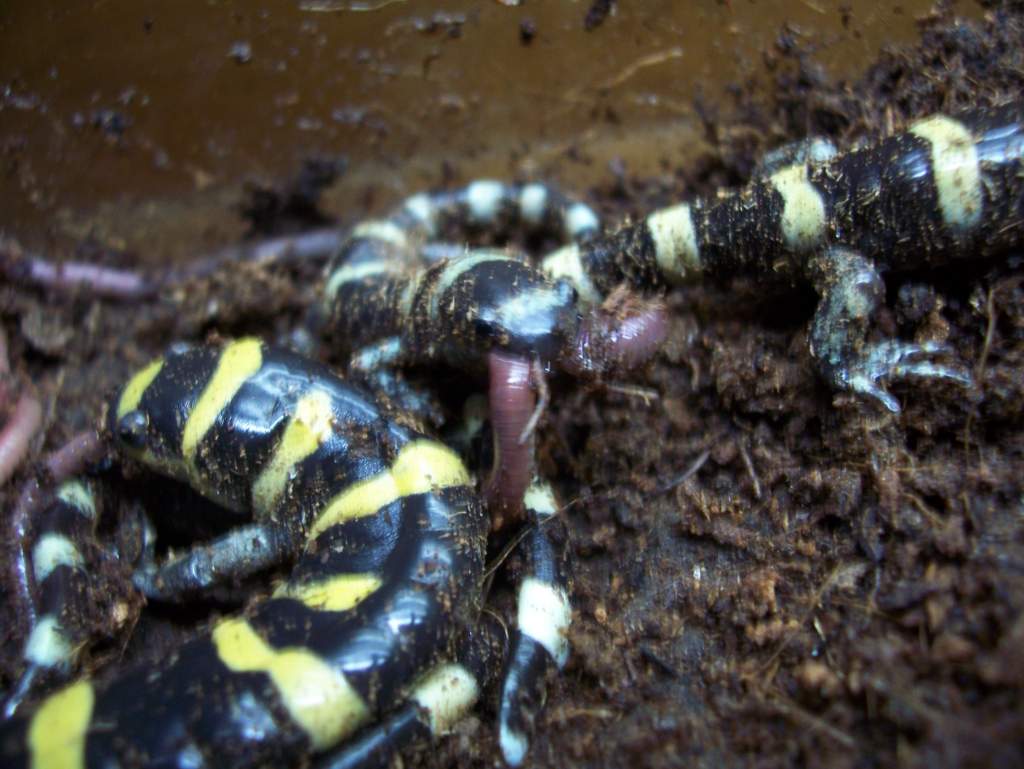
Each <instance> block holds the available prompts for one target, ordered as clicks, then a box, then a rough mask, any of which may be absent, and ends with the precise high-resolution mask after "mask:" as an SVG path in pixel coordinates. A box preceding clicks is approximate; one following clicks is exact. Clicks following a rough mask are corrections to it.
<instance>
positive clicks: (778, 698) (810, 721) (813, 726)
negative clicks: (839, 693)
mask: <svg viewBox="0 0 1024 769" xmlns="http://www.w3.org/2000/svg"><path fill="white" fill-rule="evenodd" d="M762 702H763V703H764V704H765V705H767V706H768V707H771V708H773V709H775V710H776V711H778V712H779V713H781V714H782V715H784V716H786V717H787V718H789V719H791V720H793V721H795V722H796V723H797V724H798V725H801V726H806V727H807V728H808V729H810V730H811V731H815V732H819V733H821V734H824V735H825V736H826V737H830V738H831V739H833V740H835V741H836V742H838V743H839V744H840V745H842V746H843V747H844V748H847V749H851V750H852V749H853V748H855V747H857V741H856V740H855V739H854V738H853V735H851V734H847V733H846V732H844V731H843V730H842V729H839V728H837V727H835V726H833V725H832V724H830V723H829V722H828V721H826V720H825V719H823V718H821V717H819V716H816V715H815V714H814V713H811V712H810V711H808V710H805V709H804V708H802V707H800V706H799V705H797V704H796V703H794V702H790V701H789V700H787V699H785V698H783V697H782V695H779V694H775V695H772V696H769V697H766V698H765V699H763V700H762Z"/></svg>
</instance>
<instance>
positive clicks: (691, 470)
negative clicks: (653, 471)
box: [654, 449, 711, 494]
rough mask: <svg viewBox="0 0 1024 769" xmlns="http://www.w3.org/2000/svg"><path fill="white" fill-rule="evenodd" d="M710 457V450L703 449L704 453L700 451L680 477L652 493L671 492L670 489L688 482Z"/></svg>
mask: <svg viewBox="0 0 1024 769" xmlns="http://www.w3.org/2000/svg"><path fill="white" fill-rule="evenodd" d="M710 456H711V449H704V451H702V452H701V453H700V455H699V456H698V457H697V458H696V459H695V460H693V462H691V463H690V466H689V467H688V468H686V470H685V471H684V472H683V474H682V475H680V476H677V477H676V478H673V479H672V480H671V481H669V482H668V483H666V484H665V485H664V486H660V487H658V488H657V489H655V491H654V493H655V494H664V493H665V492H667V491H672V489H674V488H676V487H677V486H682V485H683V484H684V483H686V481H687V480H689V479H690V478H692V477H693V476H694V475H696V474H697V471H698V470H700V469H701V468H702V467H703V466H704V463H705V462H707V461H708V457H710Z"/></svg>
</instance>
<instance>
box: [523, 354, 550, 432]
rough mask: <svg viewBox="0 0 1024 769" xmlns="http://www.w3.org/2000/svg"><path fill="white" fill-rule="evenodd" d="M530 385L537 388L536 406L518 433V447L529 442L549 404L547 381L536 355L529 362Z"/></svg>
mask: <svg viewBox="0 0 1024 769" xmlns="http://www.w3.org/2000/svg"><path fill="white" fill-rule="evenodd" d="M530 383H531V384H533V386H534V387H536V388H537V395H538V398H537V405H536V406H534V408H533V413H532V414H530V418H529V419H528V420H527V421H526V425H525V426H524V427H523V431H522V432H521V433H519V445H520V446H523V445H525V444H526V442H527V441H528V440H530V436H532V435H533V431H534V430H536V429H537V424H538V423H539V422H540V418H541V417H542V416H544V412H545V411H547V410H548V404H550V403H551V391H550V390H549V389H548V380H547V377H546V376H545V375H544V367H543V366H542V365H541V363H540V358H538V357H537V356H536V355H535V356H534V357H533V360H531V361H530Z"/></svg>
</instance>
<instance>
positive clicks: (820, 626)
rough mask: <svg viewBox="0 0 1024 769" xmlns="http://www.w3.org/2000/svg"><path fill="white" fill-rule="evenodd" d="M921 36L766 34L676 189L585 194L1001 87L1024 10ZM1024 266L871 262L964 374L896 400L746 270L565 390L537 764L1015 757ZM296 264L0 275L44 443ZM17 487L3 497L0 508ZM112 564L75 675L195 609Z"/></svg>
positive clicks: (860, 127)
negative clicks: (810, 45)
mask: <svg viewBox="0 0 1024 769" xmlns="http://www.w3.org/2000/svg"><path fill="white" fill-rule="evenodd" d="M921 30H922V39H921V42H920V44H919V45H917V46H915V47H911V48H901V49H894V50H889V51H887V52H885V53H883V54H882V55H881V56H880V58H879V60H878V62H877V63H876V64H875V65H874V66H873V67H871V68H870V70H869V71H868V72H867V74H866V75H864V77H863V78H861V79H860V80H858V81H856V82H852V83H837V82H831V81H829V80H828V79H827V78H825V77H824V76H823V75H822V74H821V73H820V72H819V70H818V69H817V68H816V67H815V64H814V61H813V58H812V57H811V56H810V55H808V54H807V53H806V52H804V51H802V50H801V48H800V44H799V36H798V35H797V34H795V33H793V32H792V31H788V32H786V31H784V32H783V33H782V34H781V35H780V37H779V40H778V44H777V46H776V48H775V50H774V51H773V52H771V54H770V55H769V56H768V57H767V60H766V65H767V67H768V69H769V71H770V72H771V73H772V74H773V76H774V80H775V85H774V88H773V89H772V90H771V92H770V93H765V92H763V91H756V92H755V91H749V90H746V89H743V88H738V89H737V90H736V92H735V97H734V98H735V103H734V104H733V105H731V107H730V108H729V109H728V110H723V111H722V112H721V113H719V112H718V111H717V110H716V109H714V108H712V107H710V106H705V108H704V111H703V118H704V121H705V124H706V130H707V134H708V139H709V142H710V144H711V146H712V147H713V148H714V149H713V151H712V152H709V153H708V154H707V155H706V156H703V157H701V158H700V159H699V160H698V161H697V162H695V163H694V164H692V165H690V166H688V167H684V168H678V169H676V172H675V175H674V181H673V182H672V184H671V185H666V184H665V183H664V181H651V180H648V179H642V178H640V179H635V178H629V177H626V176H623V177H621V178H620V179H619V180H618V181H617V183H615V184H612V185H609V186H606V187H603V188H600V189H596V190H591V191H590V193H591V195H592V198H593V199H595V200H597V201H598V203H599V205H600V207H601V208H602V209H603V211H604V212H605V213H606V214H607V215H608V220H609V221H617V220H622V219H624V218H625V217H627V216H630V215H637V214H640V213H641V212H646V211H650V210H652V209H653V208H655V207H658V206H661V205H665V204H667V203H669V202H671V201H676V200H679V199H684V198H687V197H691V196H694V195H699V194H709V193H713V192H714V191H715V190H716V189H717V188H720V187H724V186H735V185H737V184H740V183H742V182H743V181H744V180H745V179H747V178H748V177H749V175H750V172H751V170H752V169H753V167H754V165H755V164H756V162H757V159H758V158H759V156H760V155H761V154H762V153H763V151H764V150H765V149H767V148H770V147H772V146H776V145H778V144H779V143H780V142H783V141H785V140H788V139H794V138H799V137H802V136H805V135H808V134H822V135H826V136H831V137H833V138H835V139H837V140H838V141H839V143H840V145H841V146H850V145H851V144H852V143H853V142H854V141H856V140H858V139H860V138H863V137H872V136H878V135H881V134H887V133H890V132H892V131H896V130H899V129H900V128H901V127H902V126H904V125H905V124H906V123H907V121H908V120H910V119H911V118H914V117H919V116H922V115H926V114H929V113H932V112H936V111H940V110H957V109H961V108H983V107H985V106H986V105H991V104H996V103H1001V102H1005V101H1007V100H1010V99H1019V98H1020V94H1021V89H1022V85H1024V82H1022V81H1024V5H1022V4H1018V3H1005V4H1001V5H998V6H996V7H994V8H992V9H991V10H990V11H989V13H988V14H987V15H986V17H985V19H984V20H983V21H982V22H979V23H965V22H959V21H958V20H957V19H956V17H955V16H954V15H952V14H951V13H938V14H936V15H934V16H933V17H931V18H929V19H927V20H925V21H924V22H922V27H921ZM594 34H600V30H595V32H594ZM726 112H727V113H728V115H729V117H728V118H726V117H723V115H725V114H726ZM288 194H289V195H290V194H291V193H290V192H289V193H288ZM279 197H280V198H281V199H283V198H286V197H287V195H282V196H279ZM270 199H272V200H275V201H278V202H275V203H274V205H278V204H279V199H278V198H273V197H271V198H270ZM281 207H283V208H287V206H286V205H283V204H282V206H281ZM270 208H273V207H272V206H271V207H270ZM261 213H262V210H261ZM265 220H266V217H265V216H264V217H263V218H261V219H260V222H261V225H260V226H261V229H263V230H266V226H265ZM1020 264H1021V262H1020V256H1019V255H1016V254H1011V255H1009V256H1008V258H1005V259H1000V260H996V261H992V262H984V263H981V262H970V263H962V264H956V265H953V266H950V267H947V268H944V269H943V271H942V272H941V274H934V273H933V274H928V273H923V274H915V275H896V276H889V277H888V288H889V292H890V301H889V309H888V310H887V311H886V312H884V313H883V314H882V317H881V318H880V319H879V322H878V328H879V331H880V332H881V333H886V334H892V333H896V334H899V335H900V336H903V337H905V338H911V337H913V336H914V335H915V334H919V335H921V336H924V337H927V338H932V339H933V338H937V337H941V338H945V339H946V340H947V341H948V343H949V344H950V345H951V346H952V348H953V349H954V350H955V352H956V356H957V358H958V359H959V360H961V361H963V362H964V363H965V364H966V365H967V366H969V367H970V368H972V370H973V372H974V376H975V380H976V384H975V387H973V388H971V389H970V390H968V391H965V390H964V389H963V388H959V387H956V386H952V385H948V384H941V383H934V382H919V381H906V382H897V383H894V384H893V391H894V393H895V394H896V395H897V397H898V398H899V400H900V402H901V403H902V404H903V412H902V413H901V414H899V415H898V416H893V415H891V414H889V413H887V412H884V411H883V410H881V409H880V408H879V407H877V406H876V405H874V404H871V403H865V402H864V401H862V400H859V399H856V398H851V397H847V396H843V395H840V396H834V395H833V394H832V393H830V392H829V391H828V390H827V389H826V387H825V386H824V385H822V384H821V383H820V382H819V381H818V379H817V378H816V377H815V375H814V373H813V371H812V369H811V366H810V362H809V358H808V355H807V352H806V323H807V321H808V319H809V317H810V314H811V312H812V311H813V306H814V297H813V296H812V295H811V294H810V293H809V292H808V291H806V290H801V289H799V288H797V289H795V290H794V291H793V292H790V293H784V294H782V295H778V294H772V295H765V294H763V293H762V292H760V291H759V290H758V288H759V287H758V286H756V285H750V284H749V282H745V281H737V282H736V283H734V284H731V285H728V286H702V287H695V288H691V289H686V290H680V291H676V292H674V293H672V294H670V296H669V302H670V306H671V308H672V311H673V321H672V323H673V330H672V336H671V341H670V343H669V344H667V345H666V348H665V350H664V351H663V353H662V354H660V355H659V356H658V357H657V359H656V360H655V361H654V362H653V363H652V364H651V365H650V366H649V367H648V368H647V369H646V370H645V371H643V372H640V373H637V374H635V375H633V376H632V377H631V378H630V379H629V381H624V382H618V383H614V384H613V385H612V386H609V387H607V388H592V389H588V390H584V389H581V388H580V387H578V386H577V385H576V384H575V383H572V382H562V381H560V382H556V383H555V385H554V402H553V406H552V408H551V410H550V412H549V413H548V417H547V422H546V424H544V425H543V427H542V429H541V431H540V451H539V455H540V457H541V461H542V467H543V469H544V471H545V472H546V474H547V475H548V476H549V477H551V478H553V479H555V480H556V485H557V487H558V489H559V491H560V493H561V494H562V497H563V500H564V501H565V502H566V503H567V505H566V509H565V512H564V517H565V521H566V524H567V526H568V548H569V553H570V557H571V561H572V563H573V565H574V571H575V583H574V594H573V603H574V623H573V627H572V631H571V634H570V636H571V642H572V649H573V652H572V657H571V660H570V662H569V665H568V668H567V669H566V670H565V672H564V674H563V675H562V676H561V677H560V678H558V679H557V680H552V682H551V687H550V692H551V693H550V697H549V701H548V704H547V709H546V711H545V713H544V714H543V716H542V718H541V719H540V722H539V724H538V727H537V735H536V741H535V745H534V747H533V751H532V754H531V759H530V760H531V761H533V762H534V763H535V764H536V765H538V766H559V767H561V766H567V765H573V766H575V765H579V766H632V765H642V766H652V767H660V766H681V765H687V766H706V767H721V766H730V767H731V766H758V767H771V766H786V767H791V766H821V767H825V766H827V767H837V768H841V767H874V766H879V767H882V766H896V765H899V766H915V767H916V766H921V767H923V766H931V767H943V766H957V767H969V766H1012V765H1017V766H1020V765H1022V764H1024V701H1022V696H1021V695H1022V687H1024V472H1022V471H1024V413H1022V407H1024V392H1022V390H1024V278H1022V274H1021V269H1020ZM315 276H316V269H315V268H313V267H303V268H296V267H287V268H266V267H257V266H251V265H237V266H235V267H233V268H232V269H231V270H230V271H225V272H224V273H220V274H216V275H214V276H213V277H211V278H209V279H206V280H203V281H201V282H195V283H192V284H190V285H188V286H186V287H183V288H182V289H181V290H179V291H177V292H173V293H171V294H170V295H168V296H165V297H162V298H161V299H160V300H159V301H156V302H153V303H148V304H144V305H141V306H140V305H126V304H116V303H98V302H95V301H91V300H90V299H89V298H88V297H84V296H78V297H73V298H67V297H57V296H49V295H44V294H40V293H37V292H33V291H27V290H25V289H23V288H21V287H19V286H14V285H5V286H2V287H0V310H2V312H3V316H4V319H5V321H6V325H7V327H8V328H9V329H18V330H19V332H18V333H12V334H11V347H12V359H13V360H14V361H21V362H22V365H23V368H24V369H25V370H26V371H27V372H29V373H30V374H31V375H32V377H33V379H35V380H36V381H43V380H44V379H45V381H48V382H53V383H54V386H53V389H52V390H51V391H49V392H47V393H45V395H46V396H47V397H48V404H49V406H50V415H51V418H50V427H49V430H48V432H47V435H46V439H45V445H46V447H54V446H58V445H60V443H61V442H62V440H64V439H66V438H67V437H68V436H70V435H71V434H72V433H74V432H75V431H76V430H79V429H82V428H84V427H86V426H87V425H89V424H90V423H92V421H93V420H94V419H95V415H96V414H97V413H98V411H99V408H100V401H101V396H102V394H103V393H106V392H109V391H110V390H112V389H113V387H114V386H116V384H117V383H118V382H119V381H121V380H122V379H123V377H124V376H125V375H126V373H127V372H128V371H129V370H130V369H132V368H135V367H137V366H138V365H139V364H140V363H142V362H144V361H145V360H147V359H148V358H149V357H151V356H152V355H154V354H156V353H157V352H158V351H159V350H160V349H161V348H163V347H164V346H165V345H166V344H167V342H168V341H170V340H171V339H173V338H180V337H189V338H202V337H204V336H205V335H206V334H207V333H208V332H210V331H211V330H214V329H215V330H216V331H217V332H218V333H219V334H221V335H224V336H229V335H232V336H233V335H239V334H242V333H260V334H261V335H263V336H265V337H267V338H271V339H275V338H277V339H280V338H287V335H288V333H289V332H290V330H292V329H294V328H296V327H298V326H299V325H300V324H301V322H302V316H303V310H304V307H305V306H307V305H308V303H309V302H310V301H311V296H312V294H311V290H307V289H303V290H298V289H297V288H296V286H309V285H311V284H312V283H314V282H315ZM268 319H272V320H268ZM57 339H59V340H61V341H60V343H59V344H58V343H56V342H55V340H57ZM691 470H692V472H691ZM25 477H26V475H25V474H24V473H23V474H22V475H21V476H19V477H18V478H16V479H15V482H14V483H12V484H11V485H9V486H8V488H7V489H5V490H4V493H5V495H6V498H5V500H4V504H5V509H10V507H11V505H12V500H13V497H14V494H15V492H14V490H15V489H16V488H17V487H18V483H19V482H20V481H22V480H24V478H25ZM114 507H115V508H116V507H117V506H116V505H115V506H114ZM107 580H108V581H109V583H110V586H111V591H113V592H111V593H109V594H108V595H107V596H106V601H107V603H106V609H105V610H106V611H107V612H108V613H107V614H106V615H105V616H107V617H110V618H113V617H114V616H117V617H118V618H119V622H118V623H116V624H115V623H113V620H112V619H111V620H110V621H109V622H108V623H107V628H106V629H107V632H108V635H109V636H110V639H111V640H110V641H108V642H107V643H106V644H105V645H104V646H102V647H101V648H100V651H99V652H98V653H96V654H94V655H93V656H92V657H91V658H90V659H89V661H88V664H89V665H90V666H100V665H102V664H103V663H105V662H108V661H110V660H111V659H114V658H116V657H117V656H118V655H119V654H120V653H121V651H120V650H121V647H122V646H123V645H124V644H126V643H129V641H128V639H129V636H130V629H131V628H132V627H133V626H134V625H136V624H137V625H138V627H139V628H140V629H141V631H142V632H144V633H146V635H145V636H144V638H145V639H146V642H147V644H148V645H151V644H152V643H157V642H159V640H160V639H163V638H173V637H176V635H177V633H178V632H179V628H180V627H182V626H183V625H186V624H187V623H186V622H184V618H181V617H171V618H167V617H162V616H156V615H154V614H153V613H152V612H151V610H150V609H146V610H145V611H143V612H142V613H141V615H139V616H137V615H138V612H139V607H138V606H137V604H135V603H133V602H132V601H131V596H130V591H126V590H124V589H120V590H118V589H117V586H118V585H119V584H120V585H122V586H123V580H124V574H123V573H121V572H120V571H119V569H118V568H117V567H116V564H112V568H111V571H110V574H109V575H107ZM0 616H2V618H3V621H2V622H0V627H2V628H3V631H0V632H2V633H3V659H2V660H0V662H2V670H3V672H4V678H3V679H2V681H0V683H6V682H9V681H10V680H11V675H12V673H13V672H14V671H15V670H16V668H17V664H18V654H19V649H20V642H19V640H18V638H19V636H18V634H19V632H20V630H19V624H18V621H17V618H16V617H12V616H11V609H10V606H9V601H5V602H4V606H3V613H2V614H0ZM153 639H156V641H154V640H153ZM165 642H166V641H165ZM140 645H141V644H140V641H139V640H138V639H136V640H135V641H134V644H133V645H130V646H129V651H128V655H129V656H132V655H134V654H135V653H137V652H136V651H134V650H135V649H137V648H138V647H139V646H140ZM492 723H493V718H492V714H491V712H490V710H489V708H488V707H484V708H482V709H480V711H479V713H478V715H477V716H475V717H472V718H469V719H467V720H466V721H464V722H463V724H462V725H461V727H460V729H459V733H458V734H457V735H456V736H454V737H452V738H450V739H447V740H445V741H443V742H442V743H441V744H440V745H439V746H435V747H433V748H431V749H430V750H429V751H426V752H424V753H423V755H421V756H420V757H419V758H420V759H421V760H422V761H423V763H424V764H425V765H430V766H438V767H440V766H451V765H460V766H469V765H494V764H495V763H496V762H497V761H498V760H499V758H498V756H499V754H498V751H497V747H496V743H495V740H494V734H493V729H492V726H491V725H492Z"/></svg>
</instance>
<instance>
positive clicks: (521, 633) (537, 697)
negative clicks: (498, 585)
mask: <svg viewBox="0 0 1024 769" xmlns="http://www.w3.org/2000/svg"><path fill="white" fill-rule="evenodd" d="M523 504H524V506H525V508H526V512H527V515H528V516H529V518H530V530H529V533H528V534H527V536H526V539H525V540H524V541H523V543H522V545H523V547H524V548H525V550H526V561H527V567H526V574H525V575H524V576H523V579H522V582H521V583H520V586H519V596H518V609H517V620H516V628H515V630H514V631H513V633H512V639H511V640H512V645H511V650H510V653H509V658H508V664H507V666H506V668H505V673H504V676H503V678H502V685H501V704H500V706H499V710H498V741H499V744H500V745H501V752H502V755H503V756H504V757H505V761H506V762H507V763H508V764H509V765H510V766H519V764H521V763H522V761H523V758H524V757H525V756H526V752H527V750H529V747H530V737H531V735H532V734H533V731H534V722H535V721H536V718H537V715H538V713H539V711H540V709H541V708H542V707H543V704H544V700H545V695H546V692H545V689H544V685H545V683H546V681H547V674H548V672H549V671H551V670H560V669H561V668H562V667H563V666H564V665H565V662H566V660H567V659H568V657H569V641H568V639H567V638H566V633H567V632H568V630H569V623H570V621H571V620H572V608H571V607H570V606H569V591H568V576H567V572H568V570H567V568H566V565H565V563H564V558H563V557H562V553H560V552H559V550H558V548H557V547H556V546H555V545H554V543H553V542H552V541H551V532H552V529H553V527H554V526H556V525H558V524H559V521H558V519H557V518H556V517H555V515H556V513H557V511H558V506H557V505H556V503H555V497H554V494H553V493H552V491H551V487H550V486H548V484H546V483H538V482H535V483H534V484H533V485H532V486H530V488H529V489H528V490H527V492H526V495H525V497H524V500H523Z"/></svg>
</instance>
